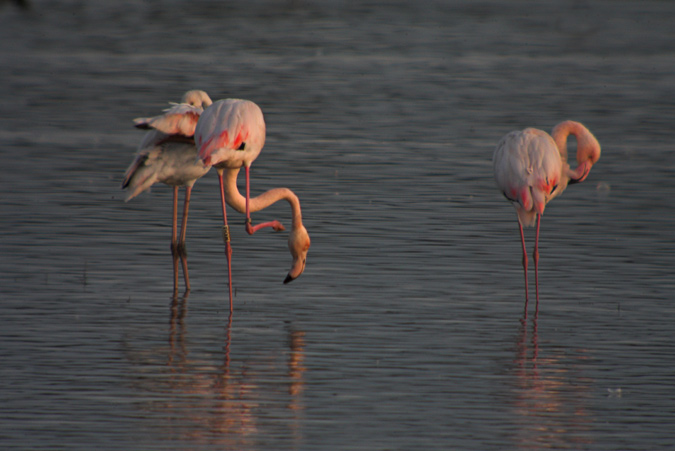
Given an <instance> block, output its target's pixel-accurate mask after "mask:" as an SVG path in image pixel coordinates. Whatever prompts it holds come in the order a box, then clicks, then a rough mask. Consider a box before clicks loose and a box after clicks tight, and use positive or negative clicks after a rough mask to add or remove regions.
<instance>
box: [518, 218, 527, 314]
mask: <svg viewBox="0 0 675 451" xmlns="http://www.w3.org/2000/svg"><path fill="white" fill-rule="evenodd" d="M518 228H519V229H520V242H521V243H522V245H523V271H524V272H525V318H527V303H528V301H529V296H528V294H527V250H525V235H524V234H523V225H522V224H521V223H520V220H518Z"/></svg>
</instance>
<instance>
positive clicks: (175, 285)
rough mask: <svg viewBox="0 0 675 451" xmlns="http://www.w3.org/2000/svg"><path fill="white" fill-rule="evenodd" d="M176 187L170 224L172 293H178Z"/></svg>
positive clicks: (175, 188) (174, 188) (175, 187)
mask: <svg viewBox="0 0 675 451" xmlns="http://www.w3.org/2000/svg"><path fill="white" fill-rule="evenodd" d="M177 229H178V187H177V186H174V187H173V221H172V224H171V257H173V291H174V292H175V293H178V243H177V242H176V234H177Z"/></svg>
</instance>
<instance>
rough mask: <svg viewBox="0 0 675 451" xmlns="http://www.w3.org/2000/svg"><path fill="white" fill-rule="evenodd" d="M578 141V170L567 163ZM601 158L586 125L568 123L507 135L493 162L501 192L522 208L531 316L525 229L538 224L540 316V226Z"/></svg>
mask: <svg viewBox="0 0 675 451" xmlns="http://www.w3.org/2000/svg"><path fill="white" fill-rule="evenodd" d="M570 134H572V135H574V136H575V137H576V140H577V167H576V169H571V168H570V165H569V164H568V163H567V138H568V136H569V135H570ZM599 158H600V144H599V143H598V140H597V139H596V138H595V136H593V134H592V133H591V132H590V131H589V130H588V129H587V128H586V127H585V126H584V125H582V124H580V123H579V122H574V121H564V122H561V123H560V124H558V125H556V126H555V127H554V128H553V131H552V132H551V135H549V134H548V133H546V132H544V131H541V130H537V129H535V128H526V129H525V130H522V131H513V132H510V133H508V134H506V135H505V136H504V137H503V138H502V139H501V141H499V144H497V148H496V149H495V153H494V156H493V158H492V161H493V165H494V171H495V180H496V182H497V186H498V187H499V190H500V191H501V192H502V193H503V194H504V197H506V199H507V200H509V201H510V202H511V203H512V204H513V206H514V207H515V209H516V213H517V214H518V227H519V229H520V241H521V243H522V247H523V270H524V273H525V312H526V313H525V314H526V315H527V302H528V290H527V251H526V250H525V237H524V235H523V226H526V227H531V226H533V225H534V224H535V220H536V224H537V231H536V235H535V243H534V254H533V259H534V277H535V286H536V296H537V312H538V311H539V225H540V223H541V216H542V215H543V214H544V208H545V207H546V204H547V203H548V202H549V201H551V200H552V199H553V198H555V197H557V196H559V195H560V194H562V192H563V191H564V190H565V188H566V187H567V185H571V184H574V183H579V182H583V181H584V180H585V179H586V177H588V174H589V172H590V170H591V167H592V166H593V165H594V164H595V163H596V162H597V161H598V159H599Z"/></svg>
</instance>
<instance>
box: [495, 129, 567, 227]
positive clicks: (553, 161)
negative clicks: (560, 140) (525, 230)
mask: <svg viewBox="0 0 675 451" xmlns="http://www.w3.org/2000/svg"><path fill="white" fill-rule="evenodd" d="M493 163H494V170H495V181H496V182H497V187H498V188H499V189H500V191H501V192H502V193H503V194H504V196H505V197H506V198H507V199H508V200H510V201H511V202H513V204H514V206H515V208H516V212H517V213H518V220H519V221H520V222H521V223H522V224H523V225H524V226H533V225H534V222H535V219H536V215H537V214H540V215H541V214H544V209H545V208H546V204H547V203H548V202H549V201H550V200H551V199H553V198H554V197H556V196H558V195H559V194H560V193H561V192H562V191H563V190H564V189H565V187H564V186H562V184H560V183H559V182H560V181H561V180H563V179H564V177H563V176H562V172H561V171H562V168H563V164H562V159H561V157H560V152H559V151H558V148H557V146H556V144H555V141H553V138H551V136H550V135H549V134H548V133H546V132H543V131H541V130H537V129H536V128H527V129H525V130H522V131H513V132H511V133H509V134H507V135H506V136H504V137H503V138H502V140H501V141H500V142H499V145H498V146H497V149H496V150H495V153H494V157H493ZM565 185H566V183H565Z"/></svg>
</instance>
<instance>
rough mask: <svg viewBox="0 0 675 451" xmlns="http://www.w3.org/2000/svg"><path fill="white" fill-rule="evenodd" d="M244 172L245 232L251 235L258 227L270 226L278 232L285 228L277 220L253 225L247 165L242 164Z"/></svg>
mask: <svg viewBox="0 0 675 451" xmlns="http://www.w3.org/2000/svg"><path fill="white" fill-rule="evenodd" d="M244 172H245V173H246V232H247V233H248V234H249V235H253V234H254V233H255V232H257V231H258V230H260V229H263V228H265V227H272V228H273V229H274V231H275V232H280V231H282V230H286V229H285V228H284V226H283V225H282V224H281V223H280V222H279V221H269V222H261V223H260V224H258V225H256V226H254V225H252V224H251V223H252V221H251V209H250V208H249V199H250V198H251V189H250V178H249V167H248V166H244Z"/></svg>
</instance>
